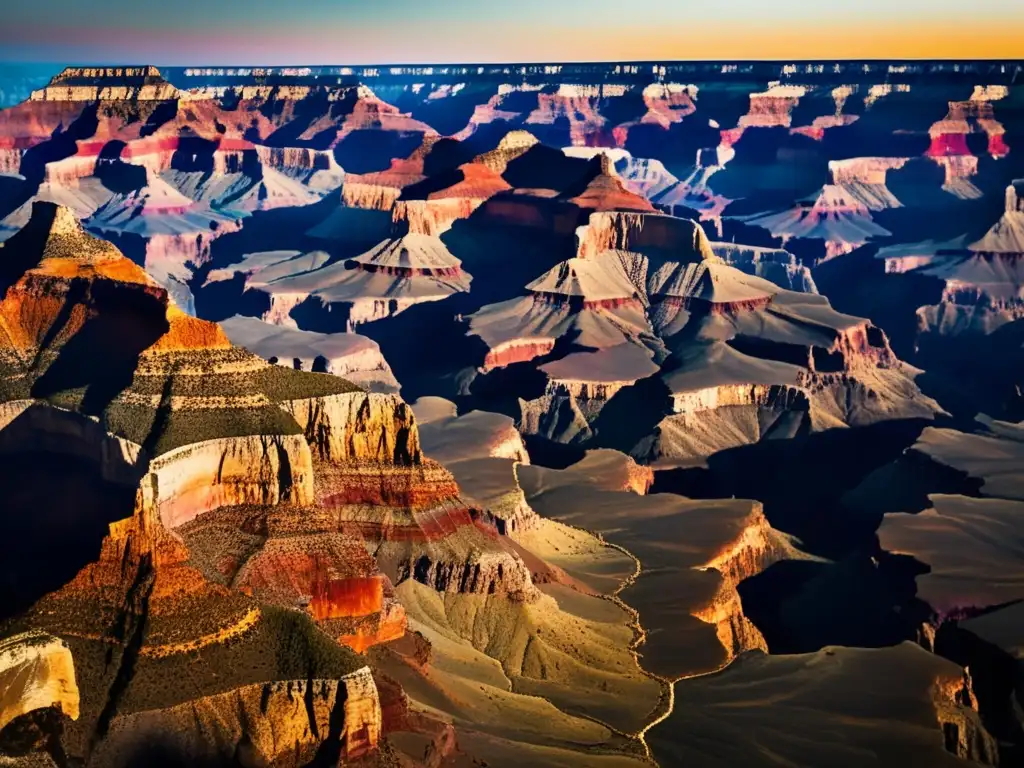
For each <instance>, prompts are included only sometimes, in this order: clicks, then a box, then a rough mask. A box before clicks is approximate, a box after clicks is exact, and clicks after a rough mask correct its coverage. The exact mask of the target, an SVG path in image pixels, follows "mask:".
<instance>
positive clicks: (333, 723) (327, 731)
mask: <svg viewBox="0 0 1024 768" xmlns="http://www.w3.org/2000/svg"><path fill="white" fill-rule="evenodd" d="M380 735H381V710H380V702H379V700H378V698H377V688H376V686H375V684H374V681H373V677H372V674H371V672H370V669H369V668H368V667H364V668H362V669H360V670H358V671H356V672H353V673H351V674H349V675H345V676H344V677H342V678H341V679H338V680H317V679H311V680H282V681H275V682H269V683H263V684H256V685H248V686H244V687H241V688H236V689H234V690H230V691H227V692H225V693H221V694H217V695H213V696H206V697H203V698H199V699H195V700H193V701H189V702H187V703H185V704H181V705H179V706H176V707H170V708H167V709H162V710H153V711H147V712H140V713H137V714H132V715H126V716H123V717H118V718H116V719H115V720H114V721H113V722H112V723H111V729H110V734H109V736H108V737H107V739H106V740H105V741H104V742H103V744H102V746H101V747H100V749H99V750H98V751H97V753H96V755H95V757H94V763H95V764H96V765H101V764H104V761H109V762H110V763H112V764H113V763H119V762H120V761H124V760H128V761H131V760H132V759H133V758H134V759H140V758H141V757H142V756H144V755H145V754H146V751H147V747H148V746H149V745H151V744H158V745H160V746H161V747H162V748H163V749H165V750H166V751H167V752H168V753H171V754H175V755H176V756H178V757H179V758H181V759H189V760H194V761H206V760H213V761H223V760H231V759H236V758H238V757H239V756H244V759H245V760H247V761H258V762H259V763H261V764H265V765H272V766H275V768H276V767H277V766H281V767H282V768H298V767H299V766H303V765H308V764H309V762H310V761H311V760H313V759H314V758H316V757H317V756H318V755H321V754H324V753H327V754H333V755H335V756H336V757H335V759H336V760H337V759H340V760H341V761H342V763H347V762H349V761H352V760H355V759H357V758H359V757H362V756H365V755H366V754H367V752H369V751H370V750H371V749H372V748H373V747H374V746H375V745H376V744H377V741H378V739H379V738H380Z"/></svg>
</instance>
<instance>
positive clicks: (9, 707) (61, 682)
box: [0, 632, 79, 730]
mask: <svg viewBox="0 0 1024 768" xmlns="http://www.w3.org/2000/svg"><path fill="white" fill-rule="evenodd" d="M0 691H2V693H0V730H3V729H4V727H5V726H6V725H7V724H8V723H10V722H11V721H12V720H14V719H15V718H17V717H20V716H21V715H24V714H27V713H29V712H32V711H34V710H37V709H45V708H47V707H55V708H57V709H59V710H60V711H61V712H63V713H64V714H65V715H67V716H68V717H70V718H71V719H72V720H77V719H78V707H79V693H78V686H77V685H76V683H75V664H74V660H73V659H72V658H71V649H70V648H68V645H67V643H65V642H64V641H62V640H60V639H59V638H56V637H53V636H52V635H47V634H46V633H44V632H26V633H23V634H20V635H14V636H12V637H7V638H5V639H3V640H0Z"/></svg>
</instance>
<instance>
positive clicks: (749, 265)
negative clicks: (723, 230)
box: [711, 243, 818, 293]
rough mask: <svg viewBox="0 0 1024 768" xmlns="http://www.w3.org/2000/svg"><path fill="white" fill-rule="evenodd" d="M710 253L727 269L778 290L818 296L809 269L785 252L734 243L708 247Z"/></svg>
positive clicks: (714, 244)
mask: <svg viewBox="0 0 1024 768" xmlns="http://www.w3.org/2000/svg"><path fill="white" fill-rule="evenodd" d="M711 249H712V251H714V254H715V256H717V257H718V258H720V259H722V261H724V262H725V263H726V264H728V265H729V266H730V267H736V269H738V270H740V271H741V272H745V273H746V274H748V275H754V276H755V277H763V278H764V279H765V280H768V281H770V282H772V283H775V284H776V285H777V286H779V287H780V288H785V289H786V290H789V291H798V292H801V293H817V292H818V288H817V286H816V285H815V284H814V277H813V276H812V275H811V270H810V268H809V267H807V266H804V265H803V264H801V263H800V262H799V260H798V259H797V258H796V256H794V255H793V254H792V253H790V252H789V251H785V250H782V249H781V248H762V247H758V246H756V245H740V244H738V243H712V244H711Z"/></svg>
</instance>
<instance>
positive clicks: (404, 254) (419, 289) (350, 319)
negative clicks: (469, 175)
mask: <svg viewBox="0 0 1024 768" xmlns="http://www.w3.org/2000/svg"><path fill="white" fill-rule="evenodd" d="M279 266H280V267H281V269H280V270H275V273H273V275H274V276H273V277H271V275H272V273H270V272H267V271H266V270H263V271H261V272H260V273H258V274H257V275H256V277H257V279H258V284H251V285H250V286H249V289H250V290H257V291H260V292H263V293H266V294H268V295H269V297H270V305H271V309H270V312H269V313H268V315H267V316H266V317H265V319H266V320H268V321H269V322H273V323H279V324H286V325H287V324H291V323H293V322H294V320H293V319H289V315H291V314H292V310H293V308H294V307H296V306H298V305H299V304H308V305H310V306H312V307H313V308H314V311H320V312H322V313H329V312H331V311H332V309H333V310H334V311H335V316H327V317H325V318H324V321H323V322H324V324H328V325H329V326H331V327H330V330H352V329H353V328H354V327H356V326H358V325H360V324H362V323H368V322H373V321H374V320H380V319H383V318H387V317H391V316H393V315H396V314H398V313H400V312H402V311H404V310H406V309H408V308H409V307H411V306H413V305H414V304H418V303H421V302H425V301H440V300H442V299H445V298H447V297H449V296H451V295H453V294H455V293H460V292H464V291H468V290H469V284H470V282H471V280H472V277H471V276H470V275H469V274H468V273H466V272H465V271H464V270H463V269H462V267H461V262H460V261H459V260H458V259H457V258H455V256H453V255H452V254H451V252H450V251H449V250H448V248H447V247H446V246H445V245H444V243H443V242H442V241H441V240H440V239H439V238H438V237H436V236H433V235H425V234H418V233H413V232H407V233H406V234H404V235H394V236H392V237H390V238H388V239H387V240H384V241H383V242H381V243H379V244H378V245H377V246H375V247H374V248H372V249H370V250H369V251H367V252H365V253H362V254H360V255H359V256H356V257H355V258H354V259H346V260H343V261H334V262H325V263H322V264H320V265H317V266H315V267H311V266H309V265H308V264H307V263H306V262H304V261H301V262H300V261H295V262H291V261H285V260H282V261H281V262H280V265H279ZM290 266H294V267H295V272H291V273H289V272H288V271H287V270H288V268H289V267H290ZM336 315H341V317H336ZM309 330H321V328H309Z"/></svg>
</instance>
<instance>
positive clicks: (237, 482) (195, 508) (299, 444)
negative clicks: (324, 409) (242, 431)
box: [141, 435, 313, 528]
mask: <svg viewBox="0 0 1024 768" xmlns="http://www.w3.org/2000/svg"><path fill="white" fill-rule="evenodd" d="M142 489H143V490H142V492H141V493H142V496H141V503H142V504H143V505H150V504H152V505H153V506H154V507H155V508H156V510H157V514H158V515H159V517H160V520H161V522H162V523H163V524H164V525H165V526H167V527H168V528H174V527H177V526H179V525H181V524H183V523H187V522H188V521H189V520H192V519H193V518H195V517H196V516H198V515H201V514H203V513H204V512H208V511H210V510H212V509H216V508H217V507H225V506H234V505H239V504H279V503H291V504H309V503H311V502H312V500H313V465H312V457H311V455H310V447H309V445H308V444H307V442H306V441H305V440H304V439H303V438H302V436H301V435H280V436H273V437H269V436H265V435H256V436H252V437H242V438H230V439H218V440H208V441H205V442H202V443H194V444H190V445H186V446H182V447H181V448H178V449H176V450H173V451H170V452H168V453H165V454H163V455H161V456H159V457H157V458H156V459H154V460H153V461H152V462H151V463H150V465H149V474H148V475H147V476H146V477H145V478H143V480H142Z"/></svg>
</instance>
